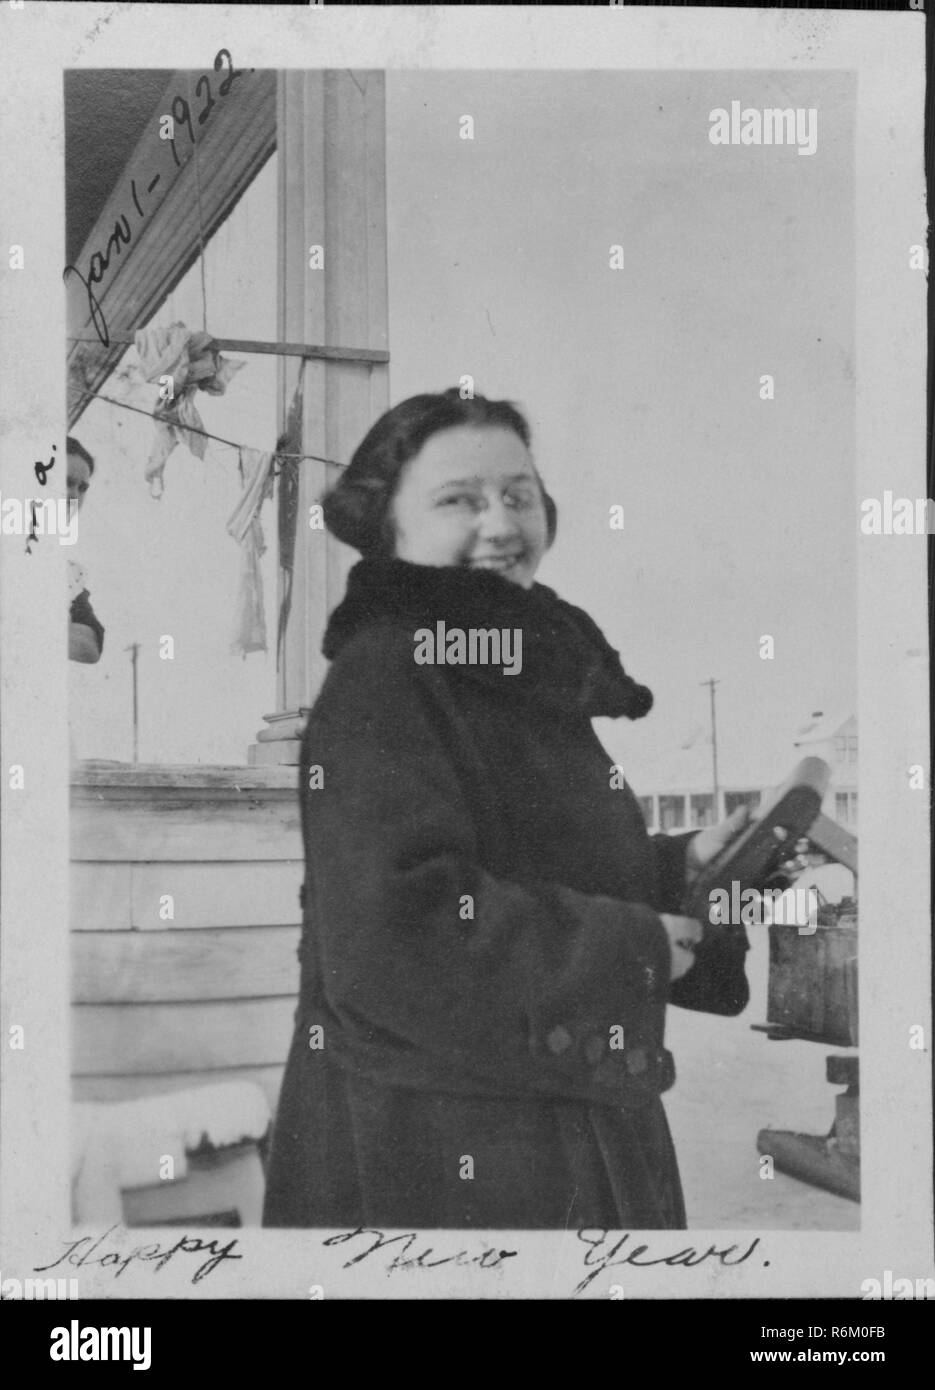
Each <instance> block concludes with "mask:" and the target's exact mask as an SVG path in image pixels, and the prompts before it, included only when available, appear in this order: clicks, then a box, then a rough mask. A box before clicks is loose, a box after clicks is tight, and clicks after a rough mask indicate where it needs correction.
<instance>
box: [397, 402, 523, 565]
mask: <svg viewBox="0 0 935 1390" xmlns="http://www.w3.org/2000/svg"><path fill="white" fill-rule="evenodd" d="M390 518H391V520H392V522H393V524H394V526H395V531H396V558H397V559H399V560H408V561H410V563H412V564H414V565H465V566H468V567H470V568H475V569H491V570H496V572H497V573H498V574H502V575H503V577H504V578H505V579H509V580H512V581H513V583H515V584H519V585H521V586H522V588H524V589H528V588H529V587H530V586H531V585H532V582H533V578H534V576H535V573H536V570H537V569H538V568H539V562H540V560H541V559H542V556H543V555H544V553H545V551H546V548H547V546H548V519H547V517H546V511H545V503H544V501H543V496H542V487H541V484H540V482H539V479H538V477H537V475H536V471H535V469H534V467H533V463H532V458H531V456H530V453H529V450H528V449H527V448H526V445H525V444H524V443H523V441H522V440H521V439H520V437H519V435H518V434H514V432H513V431H512V430H511V429H506V428H503V427H501V426H499V425H496V426H494V425H482V426H473V425H455V426H453V427H452V428H450V429H445V430H440V431H439V432H438V434H433V435H432V436H431V438H430V439H428V440H426V442H425V444H423V446H422V448H421V449H420V450H419V452H418V453H417V454H416V455H414V457H413V458H411V459H410V460H409V462H408V463H407V464H406V465H405V467H404V468H403V471H402V474H401V475H400V479H399V483H398V484H397V488H396V492H395V494H394V496H393V501H392V504H391V507H390Z"/></svg>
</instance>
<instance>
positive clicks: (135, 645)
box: [123, 642, 140, 763]
mask: <svg viewBox="0 0 935 1390" xmlns="http://www.w3.org/2000/svg"><path fill="white" fill-rule="evenodd" d="M123 650H124V651H125V652H132V653H133V655H132V657H131V658H130V660H131V661H132V663H133V761H134V762H135V763H138V762H139V760H140V720H139V699H138V695H137V677H136V670H137V662H138V660H139V655H140V644H139V642H131V643H130V645H129V646H128V647H124V649H123Z"/></svg>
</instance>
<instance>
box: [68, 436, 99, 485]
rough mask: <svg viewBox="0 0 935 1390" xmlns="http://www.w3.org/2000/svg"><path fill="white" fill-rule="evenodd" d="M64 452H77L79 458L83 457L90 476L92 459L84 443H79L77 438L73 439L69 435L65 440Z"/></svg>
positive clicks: (92, 468) (92, 469)
mask: <svg viewBox="0 0 935 1390" xmlns="http://www.w3.org/2000/svg"><path fill="white" fill-rule="evenodd" d="M65 453H66V454H77V455H78V457H79V458H80V459H84V461H85V463H86V464H87V465H88V476H89V477H90V476H91V474H92V473H93V472H94V460H93V458H92V457H91V455H90V454H89V453H88V451H87V449H86V448H85V447H84V445H83V444H79V443H78V440H77V439H74V438H73V437H72V436H71V435H69V436H68V438H67V439H66V440H65Z"/></svg>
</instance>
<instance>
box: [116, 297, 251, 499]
mask: <svg viewBox="0 0 935 1390" xmlns="http://www.w3.org/2000/svg"><path fill="white" fill-rule="evenodd" d="M134 345H135V347H136V351H137V355H138V357H139V359H140V370H141V371H142V374H143V377H144V378H145V380H146V381H158V380H159V378H160V377H164V376H167V377H171V378H172V396H171V399H169V400H164V401H161V402H160V404H159V405H158V406H157V407H156V410H155V411H154V412H153V420H154V427H155V431H156V436H155V439H154V440H153V446H152V448H151V450H150V453H149V458H148V460H147V462H146V469H145V474H144V476H145V478H146V481H147V482H148V483H149V486H150V491H151V493H152V495H153V496H154V497H160V496H161V495H162V492H163V473H164V471H165V466H166V459H167V458H168V457H169V455H170V454H171V453H172V450H173V449H174V448H175V447H176V445H177V444H184V445H185V446H186V448H188V449H189V450H190V451H191V452H192V453H193V454H194V455H195V457H196V458H199V459H203V458H204V456H205V446H206V444H207V442H208V441H207V439H206V438H205V436H204V435H203V434H198V433H196V431H198V430H203V429H204V425H203V423H202V420H201V416H200V414H199V413H198V407H197V406H196V405H195V400H194V396H195V392H196V391H207V392H208V394H209V395H212V396H223V394H224V392H225V391H226V390H227V386H228V382H230V380H231V379H232V377H234V376H235V375H236V373H237V372H239V371H240V369H241V367H245V366H246V365H247V364H246V362H236V361H234V360H233V359H232V358H230V357H222V356H221V354H220V352H219V351H218V349H217V345H216V343H215V340H214V339H213V338H212V337H211V334H210V333H203V332H194V331H193V330H192V329H190V328H186V326H185V324H184V323H173V324H171V325H170V326H169V327H168V328H141V329H138V330H137V332H136V334H135V336H134Z"/></svg>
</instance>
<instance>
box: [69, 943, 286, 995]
mask: <svg viewBox="0 0 935 1390" xmlns="http://www.w3.org/2000/svg"><path fill="white" fill-rule="evenodd" d="M299 932H300V928H299V927H263V928H262V929H255V928H251V927H212V928H206V929H204V930H202V931H187V932H181V933H179V932H174V931H149V932H112V931H104V932H80V933H76V935H75V940H74V942H73V945H72V1000H73V1002H74V1003H76V1004H106V1003H113V1002H115V1001H119V1002H122V1003H126V1004H148V1003H166V1002H170V1001H175V1000H187V1001H193V1000H198V999H242V998H251V997H252V998H261V997H262V998H268V997H272V996H281V995H286V996H292V997H294V996H295V994H296V993H297V990H298V979H299V963H298V960H297V958H296V947H297V945H298V940H299Z"/></svg>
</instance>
